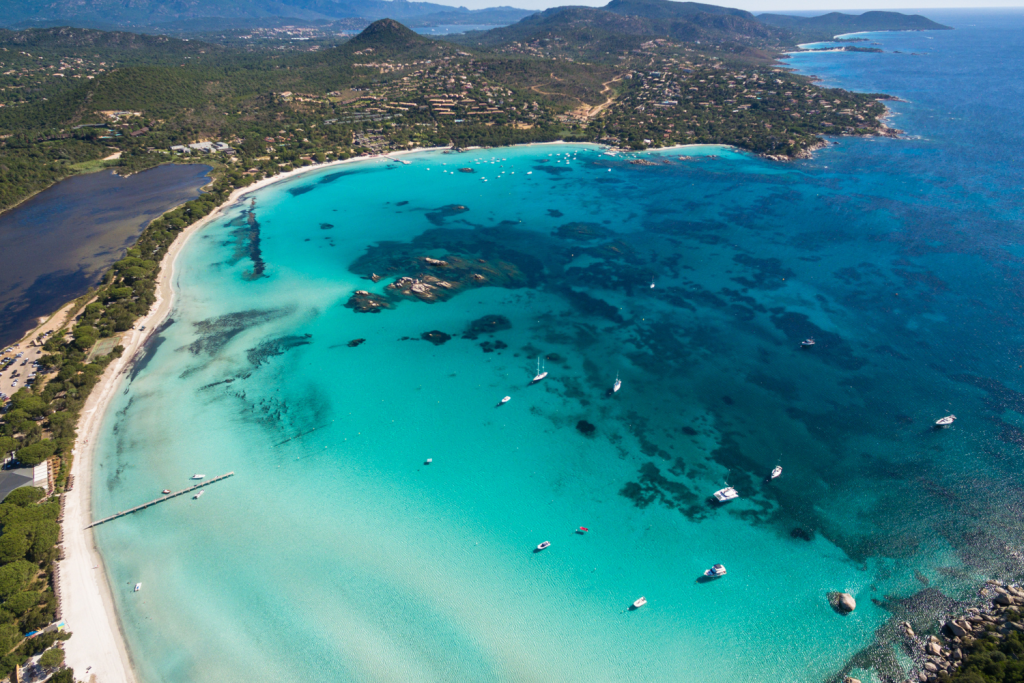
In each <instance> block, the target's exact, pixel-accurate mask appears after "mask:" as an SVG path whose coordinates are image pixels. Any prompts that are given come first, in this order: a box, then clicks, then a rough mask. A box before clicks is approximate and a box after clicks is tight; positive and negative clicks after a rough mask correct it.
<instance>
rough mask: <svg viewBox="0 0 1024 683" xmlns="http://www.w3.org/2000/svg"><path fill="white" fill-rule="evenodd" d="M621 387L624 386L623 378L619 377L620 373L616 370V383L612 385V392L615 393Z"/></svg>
mask: <svg viewBox="0 0 1024 683" xmlns="http://www.w3.org/2000/svg"><path fill="white" fill-rule="evenodd" d="M621 388H622V380H621V379H619V373H617V372H616V373H615V384H613V385H612V393H613V394H614V393H615V392H616V391H618V390H619V389H621Z"/></svg>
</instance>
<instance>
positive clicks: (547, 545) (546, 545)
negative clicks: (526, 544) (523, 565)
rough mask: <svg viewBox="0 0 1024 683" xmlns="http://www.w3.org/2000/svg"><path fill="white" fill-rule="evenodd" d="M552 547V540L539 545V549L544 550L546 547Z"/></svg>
mask: <svg viewBox="0 0 1024 683" xmlns="http://www.w3.org/2000/svg"><path fill="white" fill-rule="evenodd" d="M550 547H551V541H544V542H543V543H541V544H540V545H538V546H537V550H544V548H550Z"/></svg>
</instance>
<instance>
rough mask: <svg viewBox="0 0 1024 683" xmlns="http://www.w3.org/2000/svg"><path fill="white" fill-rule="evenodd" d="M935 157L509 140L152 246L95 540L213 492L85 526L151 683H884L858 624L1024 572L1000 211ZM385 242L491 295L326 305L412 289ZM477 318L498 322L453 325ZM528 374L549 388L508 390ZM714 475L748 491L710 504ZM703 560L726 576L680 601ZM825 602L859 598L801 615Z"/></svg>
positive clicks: (328, 182) (885, 651) (325, 189)
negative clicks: (157, 270)
mask: <svg viewBox="0 0 1024 683" xmlns="http://www.w3.org/2000/svg"><path fill="white" fill-rule="evenodd" d="M897 39H898V40H904V41H907V40H910V41H912V40H918V39H923V34H921V35H916V36H898V37H896V36H894V37H886V40H897ZM848 56H851V55H849V54H842V55H840V57H841V58H846V57H848ZM854 56H855V57H856V58H858V59H859V58H865V57H878V56H877V55H854ZM882 57H887V56H882ZM829 58H833V59H834V58H835V57H834V56H831V55H830V56H825V55H814V56H808V57H805V58H803V59H815V60H821V61H819V62H816V63H814V64H813V65H812V66H816V65H821V64H828V62H825V61H824V60H826V59H829ZM890 91H891V90H890ZM896 94H900V93H898V92H897V93H896ZM916 106H917V109H914V108H913V107H907V108H906V109H904V116H906V117H908V118H909V117H914V116H920V111H921V110H922V109H925V110H927V106H928V102H927V100H925V101H924V102H923V103H922V104H918V105H916ZM901 124H902V126H901V127H907V125H906V121H903V122H901ZM948 153H949V148H948V147H945V146H944V145H943V144H941V143H935V142H930V141H917V142H908V141H891V140H880V141H871V140H865V141H844V142H843V144H842V146H841V147H840V148H839V149H833V150H828V151H826V152H823V153H821V154H820V155H819V156H818V157H817V158H816V159H815V160H814V161H812V162H807V163H800V164H793V165H779V164H775V163H770V162H765V161H762V160H759V159H755V158H752V157H750V156H748V155H744V154H741V153H737V152H733V151H729V150H724V149H720V148H704V149H696V150H695V149H687V150H685V152H679V151H676V152H663V153H652V154H648V155H645V158H648V159H651V160H654V161H656V162H658V163H657V164H656V165H655V166H641V165H633V164H630V163H629V160H630V158H626V157H622V156H609V155H607V154H605V153H604V152H603V150H601V149H600V148H596V147H586V146H576V145H561V146H536V147H527V148H515V149H504V150H486V151H471V152H467V153H463V154H460V155H444V154H440V153H429V154H423V155H417V156H414V157H409V159H410V161H411V162H412V163H411V164H410V165H408V166H405V165H399V164H394V163H391V162H388V161H368V162H359V163H355V164H350V165H346V166H343V167H336V168H331V169H326V170H322V171H318V172H314V173H312V174H310V175H307V176H303V177H299V178H296V179H293V180H290V181H288V182H286V183H281V184H278V185H275V186H272V187H270V188H267V189H265V190H262V191H260V192H258V193H255V195H254V196H255V199H256V203H255V206H254V207H251V205H250V204H249V203H248V202H246V203H244V204H243V205H239V206H237V207H234V208H233V209H232V210H231V212H230V213H229V215H228V217H227V218H226V219H225V220H222V221H221V222H220V223H219V224H216V225H213V226H211V227H210V228H208V229H207V230H206V231H205V232H203V233H201V234H200V235H199V236H197V237H196V238H194V241H193V242H192V243H191V244H190V245H189V247H188V249H186V250H185V252H183V254H182V257H181V260H180V261H179V267H180V269H179V274H178V277H177V282H178V285H179V288H180V297H179V299H178V301H177V306H176V309H175V312H174V314H173V322H172V323H171V324H169V325H168V326H167V327H165V329H163V330H162V332H161V334H160V337H159V338H158V343H156V344H154V345H153V347H152V348H151V351H150V355H149V357H148V358H147V362H146V363H145V365H144V366H143V367H141V368H139V369H138V371H137V372H136V373H135V374H134V375H133V376H132V378H131V379H130V380H129V381H128V384H127V385H126V392H125V394H124V395H123V396H121V397H120V398H119V400H118V402H117V403H116V404H115V405H113V406H112V407H111V412H110V417H109V418H108V421H107V432H106V434H105V436H104V438H103V441H102V443H101V444H100V453H101V458H100V463H99V467H100V471H99V476H98V477H97V479H96V482H97V484H96V486H97V490H96V491H95V495H96V503H95V504H96V508H97V509H96V514H97V516H102V515H105V514H108V513H109V512H113V511H115V510H118V509H123V508H126V507H130V506H131V505H134V504H137V503H138V502H141V501H145V500H149V499H151V498H152V497H153V494H154V492H156V491H159V490H160V489H162V488H165V487H169V488H172V489H174V488H175V487H176V486H181V485H183V484H184V483H185V480H186V479H187V477H188V476H190V475H191V474H192V473H193V472H204V473H206V474H207V475H208V476H214V475H216V474H221V473H223V472H226V471H229V470H234V471H235V472H237V473H238V474H237V476H236V477H234V478H232V479H230V480H228V481H226V482H224V483H218V484H215V485H214V486H212V487H210V488H209V489H208V490H207V493H206V495H204V497H203V498H202V499H201V500H199V501H195V502H193V501H191V500H181V501H175V502H172V503H169V504H168V505H166V506H157V507H156V508H153V509H151V510H147V511H146V512H144V513H141V514H138V515H133V516H130V517H127V518H124V519H121V520H118V521H117V522H116V523H112V524H108V525H104V526H103V527H100V528H99V529H98V531H97V538H98V542H99V544H100V546H101V548H102V550H103V553H104V556H105V557H106V558H107V560H108V571H109V573H110V576H111V581H112V584H113V586H114V593H115V597H116V600H117V602H118V607H119V611H120V613H121V615H122V620H123V626H124V629H125V631H126V633H127V636H128V640H129V643H130V646H131V648H132V651H133V656H134V657H135V661H136V664H137V665H138V668H139V671H140V673H141V674H142V677H143V679H144V680H146V681H184V680H194V681H213V680H219V681H225V680H226V681H234V680H238V681H242V680H255V679H261V680H263V679H269V678H271V677H274V678H278V679H281V680H300V679H309V678H314V679H325V678H329V679H332V680H352V681H364V680H365V681H369V680H404V681H409V680H416V681H433V680H502V681H528V680H580V681H583V680H588V681H589V680H608V681H622V680H635V681H641V680H678V681H698V680H708V679H709V677H710V678H713V679H715V680H744V681H760V680H801V681H816V680H825V679H828V678H829V677H831V676H833V675H835V674H836V673H838V672H839V671H841V670H844V669H849V667H850V666H854V665H857V666H861V665H866V664H875V665H879V666H882V667H886V666H890V665H891V662H892V660H893V659H894V658H898V656H899V655H898V650H897V649H896V648H895V647H893V645H892V641H891V638H892V632H891V630H889V629H885V628H882V629H878V627H880V626H883V625H884V624H885V623H886V620H887V619H889V618H890V617H894V618H896V619H903V618H910V619H911V620H912V621H914V622H915V625H917V626H919V630H922V629H923V628H925V627H926V626H927V625H928V624H933V623H934V622H933V619H934V615H935V611H936V610H938V609H940V608H941V607H942V606H943V605H944V604H945V603H946V598H944V597H943V596H942V595H941V594H939V592H938V591H937V590H935V589H936V588H938V589H940V590H942V591H944V592H945V593H946V594H948V595H950V596H954V597H958V596H961V597H962V596H966V595H968V594H969V591H970V589H971V587H972V585H973V584H972V582H973V581H976V580H977V579H978V578H980V577H984V576H989V575H996V576H1006V575H1009V574H1010V573H1012V572H1014V571H1019V562H1020V561H1019V559H1018V557H1019V556H1015V555H1014V554H1013V553H1014V552H1016V551H1017V550H1018V549H1019V548H1020V547H1021V538H1020V529H1019V528H1017V526H1016V525H1015V523H1014V524H1013V525H1010V524H1008V523H1007V521H1008V520H1009V519H1011V518H1013V519H1015V518H1019V515H1018V516H1016V517H1012V516H1011V517H1008V515H1007V511H1008V510H1010V511H1011V512H1012V510H1013V509H1015V508H1014V506H1016V505H1019V500H1020V485H1021V464H1020V459H1019V457H1018V456H1017V455H1016V452H1017V440H1018V439H1017V437H1016V435H1017V434H1019V433H1020V429H1021V424H1020V422H1021V416H1020V414H1019V411H1020V410H1022V406H1024V401H1022V400H1021V398H1020V397H1021V394H1020V393H1017V389H1016V379H1015V377H1016V376H1015V374H1014V372H1015V371H1014V370H1013V369H1014V368H1016V367H1017V365H1018V364H1019V363H1018V362H1017V361H1018V360H1019V359H1018V358H1017V355H1019V351H1018V350H1016V349H1019V348H1020V347H1019V345H1017V344H1015V343H1011V342H1012V340H1019V338H1020V331H1019V322H1017V321H1016V320H1015V319H1013V318H1012V317H1011V316H1008V315H1007V310H1008V307H1009V308H1010V309H1013V308H1014V307H1015V306H1017V305H1018V304H1016V303H1014V302H1016V301H1017V297H1016V294H1015V290H1014V287H1015V283H1016V282H1018V281H1019V279H1020V263H1019V256H1016V255H1014V254H1012V253H1009V252H1008V251H1007V250H1006V249H1004V247H1003V245H1004V244H1005V243H1006V240H1005V239H1004V238H1005V236H1007V235H1010V234H1013V232H1014V231H1015V230H1016V229H1017V227H1018V226H1019V218H1020V216H1019V214H1018V213H1014V210H1013V209H1012V208H1010V207H1007V206H1006V205H1005V204H1004V203H1003V202H1002V201H1001V199H1000V196H1001V195H1000V194H999V193H993V194H991V195H979V194H977V193H974V192H971V191H970V188H968V189H965V185H969V181H968V180H966V179H965V181H964V183H963V184H961V183H959V182H955V181H954V180H950V179H949V178H956V173H957V171H956V164H955V163H953V162H952V161H950V162H949V163H947V165H946V166H941V165H937V162H936V160H938V161H941V160H942V159H944V158H946V157H945V156H944V155H947V154H948ZM680 154H686V155H687V156H690V157H693V158H692V159H690V160H680V159H679V156H680ZM957 163H959V162H957ZM922 164H923V165H924V166H925V167H927V168H929V169H931V170H932V172H933V173H934V174H941V173H944V172H948V173H949V178H947V180H946V182H943V183H937V182H934V175H931V174H924V173H915V169H918V168H920V167H921V165H922ZM465 166H471V167H473V168H474V169H475V171H476V172H475V173H459V172H458V171H457V169H458V168H459V167H465ZM865 169H871V172H870V173H868V172H866V171H865ZM513 172H514V173H513ZM996 177H997V179H998V178H1000V177H1001V176H996ZM485 178H486V182H484V179H485ZM453 207H464V208H453ZM250 208H251V209H252V211H253V212H254V214H255V217H256V219H257V224H258V240H256V239H254V237H255V236H256V235H255V234H254V232H253V230H252V228H251V227H250V226H249V224H248V223H247V221H246V217H245V215H244V214H245V212H246V211H248V210H250ZM1001 236H1002V237H1001ZM581 238H587V239H581ZM410 254H414V255H422V256H429V257H431V258H436V259H444V258H450V257H451V256H459V257H461V258H465V259H467V260H474V259H484V261H486V263H485V264H481V267H484V266H494V265H495V264H503V265H502V267H504V266H510V267H512V268H514V270H515V272H517V273H519V274H520V275H521V276H522V277H521V279H517V280H516V282H517V283H518V285H517V286H515V287H491V286H483V287H466V288H465V289H464V291H461V292H459V293H458V294H456V295H455V296H453V297H451V298H450V299H449V300H447V301H443V302H438V303H432V304H429V303H424V302H422V301H419V300H414V299H411V298H405V299H402V300H395V301H393V305H394V308H392V309H390V310H385V311H383V312H381V313H378V314H369V313H356V312H354V311H352V310H351V309H348V308H345V307H344V306H343V304H344V303H345V302H347V301H348V300H349V297H350V296H351V294H352V292H353V291H355V290H367V291H370V292H374V293H378V294H381V295H384V296H386V295H387V290H386V289H385V286H386V285H387V284H388V283H389V282H392V281H393V280H394V279H395V278H396V277H398V276H399V275H411V274H416V273H411V272H408V267H409V266H408V259H409V256H410ZM368 255H369V258H370V259H371V260H369V261H368ZM388 263H390V264H391V265H392V266H394V268H395V270H393V271H390V272H384V273H380V274H383V275H386V276H387V277H385V279H383V280H382V281H380V282H378V283H372V282H371V281H369V280H367V279H363V277H362V276H363V275H366V274H367V272H365V271H366V268H365V266H367V265H369V264H372V267H371V269H372V270H373V272H380V271H379V270H376V269H377V268H378V267H379V266H381V265H384V266H386V265H387V264H388ZM260 264H262V266H260ZM261 267H262V272H261ZM403 269H404V270H403ZM353 270H354V271H355V272H353ZM421 270H422V268H421ZM651 278H654V279H655V283H656V287H655V288H654V289H651V288H650V286H649V285H650V282H651ZM487 315H502V316H505V317H506V318H507V319H508V322H509V325H510V326H509V327H508V329H503V330H501V331H498V332H496V333H494V334H487V333H484V334H479V335H477V338H476V339H470V338H463V334H464V332H465V331H466V330H467V329H468V328H469V326H470V325H471V323H472V322H473V321H474V320H479V319H480V318H482V317H484V316H487ZM432 330H440V331H443V332H445V333H447V334H450V335H452V337H453V338H452V339H451V340H450V341H447V342H446V343H444V344H443V345H439V346H438V345H434V344H432V343H430V342H428V341H424V340H422V339H420V336H421V334H422V333H424V332H429V331H432ZM997 330H998V334H995V331H997ZM471 336H472V335H471ZM808 336H814V337H815V338H816V339H817V341H818V344H817V345H816V346H815V347H814V349H812V350H809V351H801V350H800V349H799V346H798V344H799V341H800V340H801V339H803V338H805V337H808ZM355 339H365V340H366V341H365V342H363V343H362V344H360V345H358V346H355V347H350V346H349V345H348V344H349V342H350V341H351V340H355ZM497 341H501V342H503V344H504V348H498V345H497ZM485 343H488V347H486V348H485V347H484V346H482V345H483V344H485ZM487 348H490V349H491V350H490V351H489V352H488V351H487ZM537 355H544V356H546V357H548V358H549V360H548V361H547V363H546V369H547V370H548V371H549V372H550V373H551V374H550V376H549V378H548V379H546V380H544V381H543V382H542V383H540V384H537V385H534V386H527V383H528V382H529V380H530V378H531V377H532V376H533V374H534V372H535V364H536V357H537ZM616 373H620V375H621V378H622V380H623V388H622V390H621V391H620V392H619V393H618V394H615V395H614V396H608V395H607V394H608V389H609V388H610V386H611V384H612V382H613V381H614V378H615V375H616ZM226 380H231V381H230V382H227V381H226ZM504 395H510V396H511V397H512V399H511V401H510V402H509V403H507V404H506V405H504V406H501V407H500V408H499V407H496V404H497V402H498V400H499V399H500V398H501V397H502V396H504ZM949 412H955V413H956V414H957V415H958V417H959V418H960V419H959V420H958V421H957V423H956V425H955V426H954V427H953V428H950V429H947V430H941V431H937V430H935V429H933V428H932V426H931V423H932V421H934V420H935V419H936V418H937V417H940V416H942V415H945V414H947V413H949ZM580 420H586V421H587V422H589V423H591V424H593V425H594V426H595V428H596V429H595V431H594V433H593V434H592V435H589V436H587V435H585V434H583V433H581V432H580V431H579V430H578V429H577V424H578V422H579V421H580ZM426 458H432V459H433V463H432V464H431V465H429V466H427V465H424V464H423V462H424V460H425V459H426ZM776 464H781V465H782V466H783V468H784V472H783V476H782V477H781V478H780V479H778V480H776V481H775V482H773V483H770V484H768V483H765V482H764V481H763V479H764V477H765V476H766V475H767V474H768V472H769V471H770V469H771V468H772V467H773V466H774V465H776ZM726 481H727V482H728V483H729V484H730V485H733V486H735V487H736V488H737V489H738V490H739V491H740V494H741V496H742V498H741V499H740V500H738V501H735V502H732V503H730V504H728V505H727V506H723V507H718V506H715V505H713V504H711V503H710V502H709V501H708V497H709V496H710V494H711V493H712V492H713V491H714V490H716V489H718V488H721V487H722V486H723V485H724V482H726ZM581 525H582V526H586V527H588V528H590V529H591V532H590V533H588V534H586V535H578V534H575V533H574V530H575V529H576V528H577V527H579V526H581ZM543 540H549V541H551V543H552V546H551V548H549V549H547V550H545V551H543V552H542V553H534V552H532V551H533V548H534V546H536V545H537V543H539V542H540V541H543ZM715 562H721V563H723V564H725V565H726V566H727V567H728V569H729V574H728V576H726V577H724V578H723V579H720V580H718V581H715V582H713V583H699V582H697V580H696V579H697V577H698V576H699V575H700V573H701V572H702V571H703V570H704V569H706V568H707V567H708V566H710V565H711V564H712V563H715ZM136 581H143V582H144V583H145V585H146V591H145V592H144V593H139V594H133V593H131V586H132V585H134V583H135V582H136ZM832 590H847V591H849V592H851V593H853V594H854V595H855V596H856V598H857V601H858V608H857V610H856V611H855V612H854V613H853V614H851V615H849V616H847V617H841V616H839V615H837V614H835V613H834V612H832V611H831V609H830V608H829V606H828V603H827V601H826V594H827V593H828V591H832ZM640 595H644V596H646V597H647V599H648V601H649V604H648V605H647V606H646V607H644V608H642V609H640V610H638V611H635V612H630V611H627V610H626V608H627V607H628V605H629V604H630V603H631V602H632V601H633V600H635V599H636V598H637V597H639V596H640ZM73 627H74V625H72V628H73ZM876 629H878V630H877V631H876ZM858 653H860V654H859V656H858ZM851 662H852V663H851Z"/></svg>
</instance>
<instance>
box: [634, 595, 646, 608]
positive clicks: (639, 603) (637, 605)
mask: <svg viewBox="0 0 1024 683" xmlns="http://www.w3.org/2000/svg"><path fill="white" fill-rule="evenodd" d="M646 604H647V598H645V597H644V596H642V595H641V596H640V597H639V598H637V599H636V600H634V601H633V609H638V608H640V607H643V606H644V605H646Z"/></svg>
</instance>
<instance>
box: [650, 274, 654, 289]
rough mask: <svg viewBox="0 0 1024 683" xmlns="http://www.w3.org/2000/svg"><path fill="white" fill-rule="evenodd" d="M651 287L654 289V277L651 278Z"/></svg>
mask: <svg viewBox="0 0 1024 683" xmlns="http://www.w3.org/2000/svg"><path fill="white" fill-rule="evenodd" d="M651 289H654V278H653V277H652V278H651Z"/></svg>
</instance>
